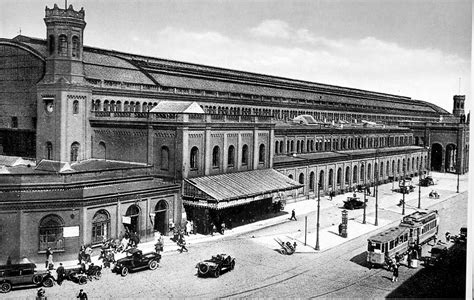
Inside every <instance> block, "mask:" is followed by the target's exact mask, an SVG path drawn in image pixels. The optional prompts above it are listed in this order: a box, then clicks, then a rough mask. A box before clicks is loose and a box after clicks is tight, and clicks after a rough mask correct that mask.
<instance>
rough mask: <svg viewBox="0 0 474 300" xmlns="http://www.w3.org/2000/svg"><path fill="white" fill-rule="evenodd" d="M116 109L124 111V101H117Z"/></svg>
mask: <svg viewBox="0 0 474 300" xmlns="http://www.w3.org/2000/svg"><path fill="white" fill-rule="evenodd" d="M115 111H122V102H120V101H117V102H116V103H115Z"/></svg>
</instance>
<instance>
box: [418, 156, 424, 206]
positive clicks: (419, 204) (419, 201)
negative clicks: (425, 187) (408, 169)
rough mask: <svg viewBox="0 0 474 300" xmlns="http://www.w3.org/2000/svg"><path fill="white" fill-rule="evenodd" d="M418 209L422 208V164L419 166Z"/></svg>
mask: <svg viewBox="0 0 474 300" xmlns="http://www.w3.org/2000/svg"><path fill="white" fill-rule="evenodd" d="M421 161H423V156H422V157H421ZM418 173H419V174H418V175H419V179H418V208H421V162H420V164H419V165H418Z"/></svg>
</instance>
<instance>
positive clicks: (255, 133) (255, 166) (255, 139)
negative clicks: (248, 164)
mask: <svg viewBox="0 0 474 300" xmlns="http://www.w3.org/2000/svg"><path fill="white" fill-rule="evenodd" d="M258 154H259V153H258V127H257V126H254V128H253V154H252V155H253V166H252V170H257V169H258Z"/></svg>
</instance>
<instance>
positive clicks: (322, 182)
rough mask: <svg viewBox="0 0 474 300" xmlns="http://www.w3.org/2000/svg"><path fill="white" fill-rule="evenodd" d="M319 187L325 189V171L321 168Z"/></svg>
mask: <svg viewBox="0 0 474 300" xmlns="http://www.w3.org/2000/svg"><path fill="white" fill-rule="evenodd" d="M318 183H319V187H318V188H320V189H324V171H323V170H321V172H319V182H318Z"/></svg>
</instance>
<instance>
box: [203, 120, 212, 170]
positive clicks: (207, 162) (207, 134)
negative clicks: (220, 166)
mask: <svg viewBox="0 0 474 300" xmlns="http://www.w3.org/2000/svg"><path fill="white" fill-rule="evenodd" d="M211 163H212V149H211V128H210V127H206V129H205V130H204V175H206V176H207V175H209V174H210V172H211Z"/></svg>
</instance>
